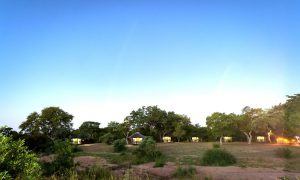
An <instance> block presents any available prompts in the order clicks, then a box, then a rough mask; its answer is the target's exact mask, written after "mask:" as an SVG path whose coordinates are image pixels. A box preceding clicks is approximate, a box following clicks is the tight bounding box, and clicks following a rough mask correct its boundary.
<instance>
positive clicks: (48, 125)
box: [20, 107, 73, 140]
mask: <svg viewBox="0 0 300 180" xmlns="http://www.w3.org/2000/svg"><path fill="white" fill-rule="evenodd" d="M72 119H73V116H72V115H70V114H69V113H67V112H65V111H63V110H62V109H60V108H59V107H47V108H44V109H43V110H42V112H41V114H38V113H37V112H33V113H31V114H30V115H29V116H28V117H27V120H26V121H24V122H23V123H22V124H21V125H20V129H21V132H22V133H25V134H29V135H31V136H35V135H37V134H43V135H45V136H47V137H49V138H51V139H53V140H54V139H64V138H68V137H69V136H70V134H71V130H72V123H71V121H72Z"/></svg>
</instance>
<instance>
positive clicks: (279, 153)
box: [275, 148, 292, 159]
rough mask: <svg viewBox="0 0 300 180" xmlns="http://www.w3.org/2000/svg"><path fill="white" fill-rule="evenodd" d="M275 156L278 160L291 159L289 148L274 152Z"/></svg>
mask: <svg viewBox="0 0 300 180" xmlns="http://www.w3.org/2000/svg"><path fill="white" fill-rule="evenodd" d="M275 154H276V156H278V157H280V158H286V159H288V158H291V157H292V151H291V150H290V149H289V148H278V149H276V150H275Z"/></svg>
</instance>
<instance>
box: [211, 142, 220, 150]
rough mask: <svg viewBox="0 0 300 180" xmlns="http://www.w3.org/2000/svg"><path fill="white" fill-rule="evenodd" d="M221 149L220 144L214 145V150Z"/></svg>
mask: <svg viewBox="0 0 300 180" xmlns="http://www.w3.org/2000/svg"><path fill="white" fill-rule="evenodd" d="M220 147H221V146H220V144H217V143H214V144H213V148H214V149H218V148H220Z"/></svg>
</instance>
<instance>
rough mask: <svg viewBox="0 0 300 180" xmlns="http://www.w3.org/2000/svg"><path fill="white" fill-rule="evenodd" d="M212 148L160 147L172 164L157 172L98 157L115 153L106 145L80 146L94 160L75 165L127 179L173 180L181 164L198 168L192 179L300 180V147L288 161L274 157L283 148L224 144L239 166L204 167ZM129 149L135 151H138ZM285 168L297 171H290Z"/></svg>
mask: <svg viewBox="0 0 300 180" xmlns="http://www.w3.org/2000/svg"><path fill="white" fill-rule="evenodd" d="M211 147H212V143H199V144H197V143H170V144H162V143H159V144H158V149H159V150H160V151H161V152H163V153H164V154H165V155H167V157H168V161H169V162H168V163H167V164H166V165H165V166H164V167H161V168H154V167H153V165H154V163H146V164H141V165H131V167H124V166H123V167H122V166H121V165H118V164H112V163H110V162H109V161H108V160H107V159H106V158H105V157H99V156H98V155H99V154H98V155H97V153H103V152H107V153H112V146H108V145H104V144H90V145H84V146H81V149H82V150H83V152H87V153H88V154H90V155H91V156H89V155H86V156H85V155H80V156H78V157H76V158H75V161H76V162H79V163H80V167H81V168H86V167H90V166H92V165H101V166H104V167H107V168H110V169H111V170H112V171H113V172H114V173H115V174H117V175H118V176H119V175H121V176H122V174H123V175H124V173H125V172H126V171H127V170H128V169H129V170H130V171H131V172H133V173H134V174H136V176H138V177H143V176H144V175H145V174H147V176H146V177H152V179H174V178H173V177H172V175H173V174H174V172H175V171H176V169H177V168H178V163H180V164H181V166H182V167H184V166H188V165H193V167H195V169H196V174H195V176H194V177H193V178H191V179H214V180H227V179H230V180H238V179H239V180H240V179H245V180H247V179H249V180H253V179H255V180H256V179H264V180H274V179H280V178H283V177H285V178H287V177H288V178H289V179H295V180H300V171H299V164H300V147H289V148H290V149H291V150H292V151H293V154H294V156H293V158H292V159H290V160H285V159H282V158H278V157H276V156H275V155H274V150H275V149H277V148H279V147H283V146H276V145H269V144H253V145H251V146H249V145H247V144H245V143H231V144H225V145H224V146H223V147H222V148H225V149H227V150H228V151H230V152H232V153H233V154H234V155H235V156H236V157H237V158H238V161H239V163H238V164H236V166H227V167H208V166H201V164H200V163H199V162H198V160H199V159H200V158H201V157H202V155H203V152H204V151H205V150H207V149H210V148H211ZM129 148H130V149H132V148H135V147H134V146H133V147H129ZM286 164H288V165H291V166H293V167H295V168H294V169H293V168H292V169H291V170H289V169H288V170H287V168H286ZM126 168H127V169H126ZM146 179H148V178H146ZM188 179H190V178H188Z"/></svg>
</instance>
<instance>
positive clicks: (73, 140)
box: [72, 138, 82, 144]
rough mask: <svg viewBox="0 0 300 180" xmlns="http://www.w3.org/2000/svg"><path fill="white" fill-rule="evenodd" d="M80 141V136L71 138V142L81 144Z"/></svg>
mask: <svg viewBox="0 0 300 180" xmlns="http://www.w3.org/2000/svg"><path fill="white" fill-rule="evenodd" d="M81 141H82V140H81V139H80V138H72V143H73V144H81V143H82V142H81Z"/></svg>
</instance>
